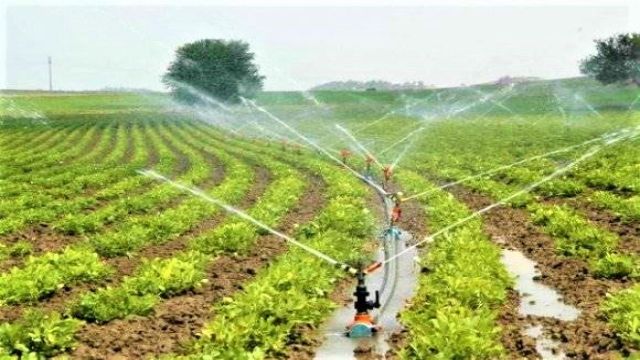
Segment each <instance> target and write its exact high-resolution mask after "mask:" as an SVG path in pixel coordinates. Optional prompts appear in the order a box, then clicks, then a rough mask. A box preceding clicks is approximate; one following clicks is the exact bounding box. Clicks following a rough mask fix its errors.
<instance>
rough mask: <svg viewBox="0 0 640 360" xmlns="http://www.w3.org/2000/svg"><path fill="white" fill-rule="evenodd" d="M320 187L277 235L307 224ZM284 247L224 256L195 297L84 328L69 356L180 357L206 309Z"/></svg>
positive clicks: (270, 239) (315, 184)
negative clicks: (146, 313)
mask: <svg viewBox="0 0 640 360" xmlns="http://www.w3.org/2000/svg"><path fill="white" fill-rule="evenodd" d="M323 189H324V183H322V181H321V180H319V179H317V178H314V179H313V181H312V182H311V186H310V187H309V188H308V192H307V193H306V194H305V195H304V196H303V197H302V198H301V200H300V202H299V204H298V205H297V206H296V208H295V209H293V210H292V211H291V212H290V213H289V214H288V215H287V216H285V218H284V219H283V220H282V221H281V226H280V228H281V229H282V231H285V232H290V231H292V230H293V229H294V228H295V227H296V224H301V223H305V222H308V221H310V220H311V219H312V218H313V217H314V216H315V215H316V213H317V211H318V209H320V208H321V207H322V206H323V203H324V197H323ZM286 249H287V244H286V243H284V242H283V241H282V240H280V239H278V238H276V237H274V236H271V235H269V236H262V237H260V238H259V239H258V241H257V243H256V244H255V246H253V247H252V249H251V250H250V251H249V253H248V254H246V255H238V256H232V255H225V256H220V257H218V258H216V260H215V261H213V263H212V264H211V265H210V266H209V267H208V270H207V277H208V282H207V283H206V284H205V285H204V286H203V287H202V288H201V289H198V290H197V291H193V292H189V293H186V294H183V295H181V296H176V297H173V298H170V299H167V300H165V301H164V302H162V303H161V304H160V305H159V306H157V308H156V309H155V312H154V314H153V315H151V316H148V317H134V318H129V319H124V320H116V321H113V322H111V323H109V324H106V325H95V324H89V325H87V326H85V327H84V328H83V329H82V330H81V331H80V333H79V334H78V335H77V338H78V341H79V347H78V348H77V349H76V350H75V351H74V352H73V353H72V354H71V356H72V357H75V358H82V359H107V358H109V359H113V358H121V359H130V358H146V357H154V356H158V355H161V354H165V353H171V352H180V350H181V348H182V347H183V346H185V345H186V344H188V343H189V342H190V341H192V340H193V339H195V338H196V337H197V336H198V334H199V331H200V330H201V329H202V327H203V325H204V324H205V322H206V321H207V320H208V319H209V317H210V316H211V309H210V307H211V304H215V303H217V302H219V301H220V300H221V299H222V298H223V297H225V296H231V295H232V294H233V293H235V292H237V291H239V290H242V288H243V284H244V283H246V282H247V281H249V280H251V279H252V278H254V277H255V276H256V274H257V273H258V272H259V271H260V269H262V268H264V267H265V266H266V265H267V264H268V263H269V262H270V261H271V260H272V259H273V258H275V257H277V256H278V255H280V254H282V253H284V252H285V251H286Z"/></svg>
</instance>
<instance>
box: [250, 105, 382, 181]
mask: <svg viewBox="0 0 640 360" xmlns="http://www.w3.org/2000/svg"><path fill="white" fill-rule="evenodd" d="M241 99H242V101H243V102H244V103H245V104H247V105H248V106H251V107H253V108H254V109H256V110H258V111H260V112H262V113H263V114H265V115H267V117H269V118H270V119H271V120H273V121H275V122H277V123H278V124H280V125H282V126H284V127H285V128H286V129H287V130H289V131H291V133H293V134H294V135H296V136H298V137H299V138H300V139H302V140H303V141H304V142H306V143H307V144H309V145H310V146H311V147H313V148H314V149H316V150H318V151H320V152H321V153H323V154H324V155H326V156H327V157H329V158H330V159H331V160H333V161H335V162H336V163H338V164H340V165H343V166H344V168H345V169H347V170H349V171H350V172H351V173H352V174H353V175H355V176H356V177H357V178H358V179H360V180H362V181H364V182H366V183H367V184H369V185H371V186H372V187H373V188H375V189H376V190H377V191H379V192H381V193H386V192H385V191H384V190H383V189H382V188H381V187H380V186H379V185H378V184H376V183H374V182H372V181H371V180H369V179H367V178H366V177H365V176H363V175H362V174H360V173H359V172H357V171H355V170H354V169H353V168H351V167H349V166H347V165H344V164H343V163H342V161H340V159H338V158H336V157H335V156H334V155H332V154H331V153H330V152H328V151H327V150H326V149H324V148H323V147H321V146H319V145H318V144H316V143H315V142H313V141H311V139H309V138H308V137H306V136H304V135H303V134H301V133H300V132H299V131H298V130H296V129H295V128H293V127H292V126H290V125H289V124H287V123H286V122H284V121H282V120H281V119H280V118H278V117H277V116H275V115H273V114H272V113H271V112H269V111H268V110H267V109H265V108H263V107H261V106H258V105H256V103H255V102H253V101H251V100H248V99H245V98H241Z"/></svg>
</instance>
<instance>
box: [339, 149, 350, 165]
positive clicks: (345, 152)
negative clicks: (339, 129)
mask: <svg viewBox="0 0 640 360" xmlns="http://www.w3.org/2000/svg"><path fill="white" fill-rule="evenodd" d="M350 156H351V151H349V150H348V149H342V150H340V157H341V158H342V163H343V164H344V165H347V159H348V158H349V157H350Z"/></svg>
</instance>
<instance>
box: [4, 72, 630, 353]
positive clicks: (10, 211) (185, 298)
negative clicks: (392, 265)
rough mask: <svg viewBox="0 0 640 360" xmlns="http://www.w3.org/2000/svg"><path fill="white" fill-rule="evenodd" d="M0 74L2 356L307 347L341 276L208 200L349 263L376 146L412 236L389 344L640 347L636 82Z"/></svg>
mask: <svg viewBox="0 0 640 360" xmlns="http://www.w3.org/2000/svg"><path fill="white" fill-rule="evenodd" d="M0 95H1V97H0V101H1V103H2V105H3V106H2V107H1V108H0V129H1V130H0V194H1V195H0V359H5V358H6V359H18V358H52V357H59V358H65V357H69V358H78V359H107V358H162V359H165V358H167V359H171V358H180V359H182V358H185V359H187V358H188V359H262V358H285V359H286V358H288V359H311V358H314V357H315V356H316V353H317V351H319V350H318V349H320V348H321V347H322V346H323V344H326V343H327V342H331V341H333V340H332V339H331V337H327V335H326V329H325V326H324V324H326V323H327V322H328V321H329V319H331V317H332V316H333V314H334V313H335V311H336V309H338V308H340V307H341V306H343V305H345V304H350V303H349V301H351V300H350V299H351V297H352V296H351V293H352V292H353V286H354V284H355V283H354V281H353V279H352V278H351V277H350V276H349V275H348V274H347V273H345V272H344V271H341V270H340V269H338V268H336V266H334V265H333V264H329V263H327V262H326V261H323V259H321V258H319V257H316V256H313V255H312V254H310V253H308V252H306V251H304V249H302V248H300V247H298V246H296V245H295V244H292V243H290V242H287V241H283V240H282V239H281V238H279V237H278V236H276V235H274V234H273V233H270V232H269V231H266V230H265V229H264V228H263V227H261V226H260V225H257V224H255V223H253V222H251V221H248V220H246V219H243V218H241V217H238V216H235V215H234V214H233V213H230V212H228V211H224V209H223V208H221V207H219V206H216V205H214V204H212V203H211V202H210V201H209V202H208V201H203V199H202V198H203V197H207V196H208V197H210V198H213V199H217V200H220V201H223V202H224V203H226V204H229V205H231V206H233V207H234V208H237V209H240V210H242V211H243V212H246V214H248V215H250V216H251V217H252V218H254V219H256V220H257V221H259V222H260V223H262V224H264V225H266V226H267V227H271V228H273V229H275V230H277V231H279V232H281V233H283V234H286V235H287V236H290V237H291V238H293V239H295V240H297V241H299V242H301V243H302V244H305V245H307V246H309V247H311V248H313V249H315V250H318V251H320V252H321V253H322V254H325V255H327V256H328V257H330V258H331V259H336V260H337V261H338V262H339V263H343V264H348V265H350V266H354V267H357V266H362V265H368V264H370V263H371V262H373V261H374V259H375V258H376V248H377V247H378V246H379V237H380V233H382V232H383V231H384V230H385V229H386V227H387V221H388V220H387V219H386V217H385V215H386V214H385V211H384V210H385V203H384V202H381V200H380V197H379V194H377V193H376V189H375V187H376V186H377V185H378V184H381V183H382V182H383V177H382V171H381V168H382V167H384V166H387V165H390V166H391V167H392V168H393V176H392V177H391V179H390V181H389V182H388V183H387V184H385V185H386V186H385V188H386V189H387V190H389V191H392V192H396V191H401V192H402V193H403V197H404V198H405V201H404V202H403V203H402V209H403V215H402V217H401V220H400V223H399V224H398V226H399V227H400V228H402V229H403V230H404V231H406V232H407V233H409V234H411V236H412V240H410V241H409V242H408V244H407V246H412V245H416V246H418V245H419V246H418V249H417V254H416V255H415V256H403V255H402V253H398V256H397V261H398V262H401V263H407V264H411V266H413V267H414V268H415V273H416V281H415V284H413V285H412V286H411V287H412V288H413V292H412V294H411V296H410V300H409V301H408V303H407V304H406V306H405V307H404V308H403V309H402V310H401V311H400V312H399V314H398V323H399V324H400V325H401V328H398V329H389V333H388V334H386V335H385V336H387V337H388V339H387V341H386V342H387V344H388V349H385V350H384V353H386V355H387V357H388V358H400V359H499V358H505V359H521V358H527V359H537V358H541V357H544V358H551V357H550V356H551V355H550V354H552V353H553V354H562V355H563V356H566V357H568V358H573V359H624V358H630V359H634V358H638V357H639V356H640V355H638V354H640V284H639V283H638V280H639V279H640V101H638V99H639V97H640V93H639V92H638V89H637V88H634V87H623V86H607V87H604V86H601V85H597V84H596V83H595V82H593V81H591V80H586V79H581V78H578V79H564V80H553V81H534V82H528V83H522V84H512V85H504V86H498V85H479V86H473V87H462V88H450V89H434V90H424V91H405V92H390V91H389V92H387V91H367V92H355V91H354V92H348V91H318V92H313V93H302V92H265V93H262V94H260V95H259V96H258V97H257V99H256V100H255V103H254V102H250V101H247V102H245V103H243V104H239V105H235V106H233V107H230V108H226V107H225V108H220V107H215V106H209V107H204V106H203V107H200V108H185V107H183V106H178V105H176V104H174V103H173V102H172V101H171V100H170V99H169V97H168V96H167V95H165V94H161V93H108V92H95V93H51V94H49V93H38V92H11V91H6V92H2V93H1V94H0ZM281 122H284V124H282V123H281ZM345 150H348V154H347V152H345ZM367 152H369V153H370V156H371V157H372V158H375V161H373V162H372V164H371V170H367V168H366V167H367V162H366V161H365V159H366V155H367ZM342 160H346V161H345V163H346V166H344V164H340V162H341V161H342ZM143 170H153V171H155V173H157V174H161V175H163V176H165V177H166V178H169V179H171V180H173V181H175V183H177V184H180V185H182V186H186V187H195V188H197V189H199V190H198V191H197V194H195V195H197V196H193V195H194V193H189V192H188V191H184V188H182V189H181V188H179V187H176V186H172V183H169V182H166V181H165V182H163V181H157V179H154V178H153V176H152V177H149V176H144V174H145V173H142V174H141V171H143ZM354 172H356V173H359V174H364V175H371V178H372V179H373V180H371V182H370V183H368V182H367V181H363V180H362V179H361V178H359V177H358V176H355V174H354ZM155 173H154V174H155ZM146 174H148V173H146ZM175 183H174V184H175ZM398 281H402V279H399V280H398ZM405 281H406V280H405ZM405 285H406V284H405ZM532 289H533V290H534V291H533V292H532ZM535 289H539V290H540V291H535ZM543 294H547V295H548V296H547V297H544V295H543ZM549 294H550V295H549ZM345 325H346V324H345ZM380 336H382V335H380ZM553 354H552V355H553ZM335 356H336V357H335V358H337V359H348V358H351V357H354V356H355V357H356V358H362V359H372V358H379V357H380V354H379V349H377V348H375V347H367V346H364V347H362V346H361V347H358V348H356V352H355V354H354V353H353V351H352V352H351V353H347V354H342V355H339V354H337V355H335Z"/></svg>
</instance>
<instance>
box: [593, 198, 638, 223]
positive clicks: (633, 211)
mask: <svg viewBox="0 0 640 360" xmlns="http://www.w3.org/2000/svg"><path fill="white" fill-rule="evenodd" d="M589 201H591V202H592V203H593V204H595V205H596V206H597V207H599V208H601V209H606V210H609V211H611V212H612V213H613V214H615V215H616V216H620V217H621V218H622V220H624V221H625V222H634V221H640V196H639V195H636V196H632V197H629V198H624V197H622V196H619V195H616V194H613V193H611V192H608V191H595V192H593V194H591V195H590V196H589Z"/></svg>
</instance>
